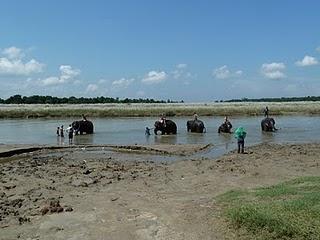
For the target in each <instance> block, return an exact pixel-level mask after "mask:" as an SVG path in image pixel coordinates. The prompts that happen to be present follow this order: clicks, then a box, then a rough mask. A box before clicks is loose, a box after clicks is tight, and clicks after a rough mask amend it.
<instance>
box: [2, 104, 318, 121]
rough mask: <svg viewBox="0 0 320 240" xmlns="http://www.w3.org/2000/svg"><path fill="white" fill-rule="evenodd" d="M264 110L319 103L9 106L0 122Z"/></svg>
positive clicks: (300, 110)
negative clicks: (9, 119) (3, 119)
mask: <svg viewBox="0 0 320 240" xmlns="http://www.w3.org/2000/svg"><path fill="white" fill-rule="evenodd" d="M265 106H268V107H269V109H270V114H271V115H289V114H297V115H298V114H320V102H288V103H283V102H281V103H248V102H246V103H165V104H161V103H159V104H74V105H73V104H72V105H71V104H70V105H68V104H62V105H49V104H45V105H41V104H30V105H28V104H18V105H15V104H10V105H5V104H2V105H0V118H39V117H46V118H54V117H79V116H81V114H85V115H87V116H90V117H145V116H146V117H147V116H159V115H160V114H162V113H165V114H166V115H167V116H190V115H192V114H193V113H194V112H197V113H198V114H199V115H200V116H223V115H228V116H232V115H233V116H235V115H244V116H245V115H252V116H255V115H261V114H262V110H263V108H264V107H265Z"/></svg>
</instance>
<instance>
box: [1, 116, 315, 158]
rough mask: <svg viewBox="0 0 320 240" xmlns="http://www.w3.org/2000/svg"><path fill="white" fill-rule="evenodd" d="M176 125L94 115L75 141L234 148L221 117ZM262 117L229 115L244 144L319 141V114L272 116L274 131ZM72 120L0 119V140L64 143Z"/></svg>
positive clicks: (218, 151)
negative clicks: (200, 130) (167, 131)
mask: <svg viewBox="0 0 320 240" xmlns="http://www.w3.org/2000/svg"><path fill="white" fill-rule="evenodd" d="M170 119H172V120H173V121H175V122H176V124H177V126H178V134H177V135H176V136H155V135H154V134H153V132H152V135H150V136H146V135H145V128H146V127H147V126H148V127H152V126H153V123H154V121H155V120H157V119H156V118H112V119H111V118H97V119H91V120H92V121H93V123H94V126H95V134H93V135H83V136H75V138H74V144H162V143H164V144H167V143H169V144H183V143H189V144H196V143H199V144H207V143H211V144H213V145H214V147H213V149H214V155H220V154H222V153H225V152H228V151H229V150H233V149H234V148H235V147H236V141H235V139H234V137H233V135H230V134H218V133H217V128H218V126H219V125H220V124H221V122H222V121H223V118H222V117H201V120H202V121H204V123H205V126H206V129H207V132H206V133H204V134H195V133H187V131H186V121H187V120H188V119H189V118H184V117H179V118H175V117H172V118H170ZM261 119H262V117H261V116H260V117H237V118H235V117H234V118H230V120H231V122H232V124H233V126H234V128H236V127H239V126H243V127H244V128H245V129H246V130H247V138H246V145H252V144H257V143H262V142H276V143H284V142H317V141H320V117H319V116H281V117H275V120H276V127H277V128H279V129H280V130H279V131H277V132H274V133H262V132H261V130H260V121H261ZM73 120H74V119H23V120H21V119H20V120H0V129H1V130H0V143H2V144H20V143H23V144H58V145H67V144H69V143H68V139H67V137H65V138H64V139H63V138H62V139H61V138H59V137H57V136H56V128H57V126H61V125H64V128H67V127H68V125H69V124H70V123H71V122H72V121H73Z"/></svg>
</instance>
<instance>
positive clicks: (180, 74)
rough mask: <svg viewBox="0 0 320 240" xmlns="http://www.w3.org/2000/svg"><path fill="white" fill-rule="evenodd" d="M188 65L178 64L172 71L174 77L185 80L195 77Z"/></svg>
mask: <svg viewBox="0 0 320 240" xmlns="http://www.w3.org/2000/svg"><path fill="white" fill-rule="evenodd" d="M187 67H188V65H187V64H185V63H180V64H177V65H176V68H175V70H174V71H172V72H171V74H172V77H173V78H174V79H183V80H185V79H190V78H193V75H192V74H191V73H190V72H188V71H187Z"/></svg>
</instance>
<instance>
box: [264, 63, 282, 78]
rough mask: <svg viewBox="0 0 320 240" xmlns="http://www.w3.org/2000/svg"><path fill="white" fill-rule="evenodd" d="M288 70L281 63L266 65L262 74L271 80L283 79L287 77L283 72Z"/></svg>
mask: <svg viewBox="0 0 320 240" xmlns="http://www.w3.org/2000/svg"><path fill="white" fill-rule="evenodd" d="M285 68H286V66H285V64H284V63H282V62H280V63H276V62H274V63H264V64H262V66H261V73H262V75H264V76H265V77H266V78H270V79H281V78H285V77H286V75H285V74H284V73H283V70H284V69H285Z"/></svg>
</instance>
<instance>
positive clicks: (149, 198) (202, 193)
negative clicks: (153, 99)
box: [0, 144, 320, 240]
mask: <svg viewBox="0 0 320 240" xmlns="http://www.w3.org/2000/svg"><path fill="white" fill-rule="evenodd" d="M319 146H320V145H319V144H303V145H274V144H272V145H271V144H270V145H269V144H267V145H258V146H254V147H251V148H249V149H248V154H243V155H239V154H236V153H230V154H228V155H225V156H222V157H220V158H218V159H206V158H202V157H201V156H200V157H197V158H196V157H195V158H194V159H190V158H189V159H188V160H184V161H182V160H179V161H175V162H160V161H158V160H157V159H158V158H157V155H156V154H154V153H153V154H152V155H150V154H141V153H140V154H134V153H130V154H128V153H127V152H118V151H102V150H100V151H88V150H85V149H62V150H55V151H50V150H43V151H41V152H37V153H33V154H25V155H22V156H21V155H20V156H19V157H12V158H14V159H15V160H14V161H9V162H5V163H3V164H1V165H0V203H1V204H0V231H1V235H0V239H17V238H20V239H77V240H79V239H115V240H117V239H119V240H120V239H179V240H180V239H234V233H233V232H232V231H229V230H228V228H227V225H226V223H225V222H224V220H223V219H222V218H221V217H220V211H219V208H218V206H217V205H216V204H215V197H216V196H217V195H219V194H221V193H224V192H226V191H227V190H230V189H234V188H252V187H257V186H265V185H269V184H274V183H277V182H279V181H282V180H287V179H291V178H294V177H297V176H305V175H317V174H319V172H320V171H319V157H318V156H319V154H320V148H319ZM193 147H195V146H193ZM167 148H169V149H171V151H173V152H175V153H179V152H180V151H184V152H185V151H186V149H189V150H190V146H185V147H183V145H179V146H177V148H179V151H178V150H177V149H174V148H175V146H174V145H173V146H168V147H167ZM196 149H198V148H195V149H194V150H192V151H195V150H196ZM159 150H161V151H163V150H164V149H163V147H162V148H161V149H159ZM159 154H163V153H159ZM177 158H181V157H178V156H177ZM191 158H192V157H191ZM50 203H51V205H50ZM57 203H58V205H60V206H61V207H57ZM55 204H56V205H55ZM61 208H63V210H64V211H63V212H61V213H56V212H57V211H60V210H61ZM46 211H49V212H47V213H45V212H46ZM50 211H52V212H53V213H50ZM67 211H68V212H67ZM42 213H45V214H44V215H42Z"/></svg>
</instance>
